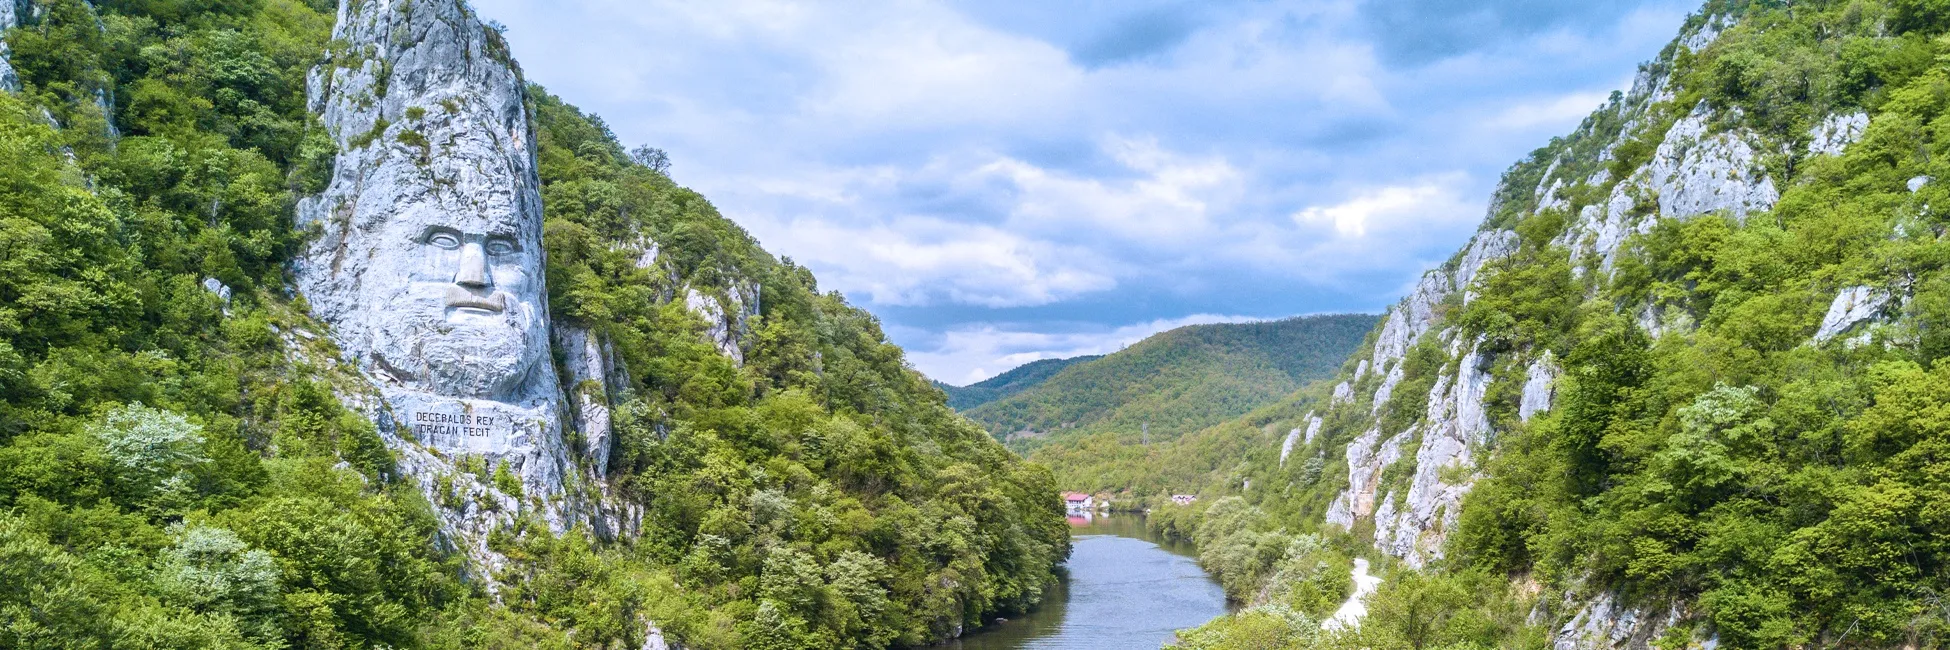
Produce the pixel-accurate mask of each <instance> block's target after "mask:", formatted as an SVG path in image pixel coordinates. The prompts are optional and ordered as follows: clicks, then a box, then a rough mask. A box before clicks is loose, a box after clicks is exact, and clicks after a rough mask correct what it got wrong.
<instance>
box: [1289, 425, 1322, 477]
mask: <svg viewBox="0 0 1950 650" xmlns="http://www.w3.org/2000/svg"><path fill="white" fill-rule="evenodd" d="M1301 419H1303V420H1306V421H1307V428H1306V432H1305V433H1304V434H1303V433H1302V432H1301V430H1300V429H1297V428H1296V429H1294V430H1292V431H1288V432H1286V440H1285V441H1284V442H1281V443H1280V466H1281V467H1286V459H1287V456H1290V455H1292V454H1293V448H1294V447H1295V446H1296V445H1300V444H1303V443H1304V444H1313V442H1314V436H1318V435H1320V425H1321V424H1322V421H1321V419H1320V416H1318V415H1314V414H1313V413H1312V412H1309V413H1307V417H1304V418H1301ZM1303 436H1304V437H1303Z"/></svg>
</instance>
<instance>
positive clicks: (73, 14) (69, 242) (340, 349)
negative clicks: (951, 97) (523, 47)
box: [0, 0, 1068, 648]
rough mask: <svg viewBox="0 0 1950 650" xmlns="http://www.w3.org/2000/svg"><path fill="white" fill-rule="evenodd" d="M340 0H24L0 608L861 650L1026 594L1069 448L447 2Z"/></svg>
mask: <svg viewBox="0 0 1950 650" xmlns="http://www.w3.org/2000/svg"><path fill="white" fill-rule="evenodd" d="M331 11H332V7H331V6H330V3H323V2H316V1H314V2H298V1H296V0H257V1H252V2H227V3H170V2H104V3H101V4H99V5H93V4H90V3H88V2H84V1H83V0H41V1H37V2H31V3H16V2H5V3H0V21H4V22H5V23H7V24H6V25H5V26H6V27H9V28H11V29H9V30H8V31H7V32H6V33H5V35H4V37H5V45H6V46H7V47H6V49H4V50H0V55H4V56H5V57H6V60H7V61H8V67H6V68H4V69H0V73H4V72H6V71H7V70H11V74H12V76H6V75H5V74H0V81H4V82H5V84H6V85H7V87H8V88H9V89H10V90H11V89H17V92H7V93H0V178H4V179H6V182H5V183H0V223H3V224H4V227H0V270H4V272H0V647H8V648H13V647H21V648H38V647H89V648H107V647H117V648H120V647H129V648H277V647H307V648H371V647H397V648H419V647H429V648H478V647H542V648H569V647H588V648H612V647H645V648H663V647H666V644H667V643H668V642H678V643H681V644H683V646H685V647H691V648H746V647H754V648H756V647H779V648H785V647H793V648H801V647H808V648H809V647H848V648H878V647H889V646H895V645H915V644H923V643H927V642H931V641H934V640H938V639H942V638H945V637H949V636H952V635H955V634H958V633H959V632H960V630H962V629H963V628H964V627H966V626H968V625H973V624H979V623H981V622H983V621H985V620H986V619H988V618H990V617H992V616H995V615H997V614H1008V613H1011V612H1014V611H1018V610H1021V609H1023V608H1026V607H1029V606H1031V605H1033V604H1034V603H1036V602H1037V601H1038V600H1039V599H1040V598H1041V596H1042V594H1043V593H1044V591H1045V589H1046V588H1047V587H1048V586H1049V585H1050V584H1051V582H1052V581H1053V580H1054V578H1055V576H1054V568H1055V564H1056V563H1057V562H1060V561H1061V560H1062V559H1063V558H1064V557H1065V556H1066V555H1067V551H1068V537H1067V531H1066V530H1065V526H1064V525H1063V523H1062V518H1061V505H1060V503H1059V502H1058V500H1057V498H1056V493H1055V489H1054V485H1053V482H1052V480H1051V478H1050V476H1049V475H1048V473H1047V471H1045V470H1041V469H1039V468H1036V467H1034V466H1031V465H1027V464H1025V463H1022V462H1020V461H1019V460H1018V459H1016V458H1015V457H1014V456H1013V455H1011V454H1010V453H1009V452H1008V451H1007V450H1005V449H1004V448H1002V446H1001V445H1000V444H998V443H996V442H995V441H994V440H993V439H991V438H990V437H989V436H987V435H986V434H985V433H984V432H983V431H982V430H980V429H979V428H978V427H976V426H974V425H973V424H971V423H969V422H968V421H966V420H964V419H962V418H960V417H958V416H956V415H955V414H954V413H953V412H952V411H951V410H950V409H948V408H947V406H946V405H945V404H943V403H942V401H941V397H940V394H939V393H938V392H937V391H935V390H934V389H933V388H932V387H930V386H929V385H928V383H927V381H926V380H925V379H924V378H922V377H921V376H919V375H918V374H917V373H914V372H913V371H911V370H908V369H907V368H906V367H905V366H904V362H903V359H902V353H901V350H900V349H899V348H897V347H895V346H893V345H891V344H889V343H888V342H887V341H886V340H885V337H884V336H883V335H882V333H881V332H880V329H879V327H878V325H877V323H876V322H875V321H874V319H873V317H872V316H871V315H869V314H866V313H865V312H862V311H860V310H858V309H856V308H853V307H851V306H849V305H847V304H846V303H845V301H844V300H843V299H842V298H840V297H839V296H837V295H835V294H822V293H820V292H819V291H818V289H817V285H816V283H815V281H814V279H813V277H812V275H811V273H810V272H808V271H806V270H805V269H803V268H799V267H795V266H793V265H791V264H790V263H789V262H784V261H780V260H778V259H777V258H774V257H772V256H771V255H769V254H767V253H766V252H765V251H763V250H762V249H761V248H759V246H758V245H757V243H756V242H755V241H753V240H752V239H751V238H750V237H749V236H748V235H747V234H746V233H745V232H744V231H743V230H742V229H740V228H739V227H738V226H737V225H736V224H734V223H732V222H730V221H729V220H727V219H725V218H724V217H722V216H721V215H719V214H718V213H717V212H716V211H715V210H714V209H713V208H712V207H711V205H710V204H709V203H708V202H707V201H705V200H704V198H703V197H701V196H699V195H697V194H696V193H694V192H691V191H689V190H686V189H684V188H682V187H679V186H677V185H676V184H675V183H674V182H672V181H671V180H670V179H669V178H668V177H667V176H665V175H664V174H663V173H662V172H661V171H660V170H659V169H654V168H651V167H648V166H645V165H644V164H641V163H640V162H638V161H634V160H632V159H631V157H630V156H628V155H626V154H625V152H624V151H623V149H622V147H620V146H619V145H618V144H617V142H616V140H615V138H614V136H613V135H612V134H610V133H609V132H608V130H607V129H606V128H604V126H603V125H602V123H601V121H600V120H598V119H596V118H594V117H592V116H587V115H584V114H582V113H580V112H579V111H577V110H575V109H574V108H573V107H571V106H568V105H567V104H564V103H563V102H561V101H560V100H559V99H557V98H554V97H552V96H549V95H548V94H547V93H546V92H544V91H542V90H541V89H539V88H537V87H533V86H530V85H528V84H526V83H525V82H524V81H523V80H522V78H521V73H520V69H519V67H518V66H517V65H516V64H515V63H514V60H513V58H512V57H511V53H510V52H509V51H508V48H507V44H506V43H505V42H504V41H503V40H502V39H501V37H500V34H499V33H498V32H496V31H494V30H492V29H488V28H487V27H485V26H484V25H483V24H482V23H481V22H480V21H479V19H478V18H476V17H475V16H474V15H473V13H472V12H471V11H470V10H469V9H468V8H467V6H466V5H465V4H464V3H462V2H459V1H458V0H414V1H413V2H404V1H401V2H379V1H370V0H368V1H352V0H348V1H347V2H345V3H343V4H342V5H340V6H338V8H337V15H336V16H334V15H332V13H331ZM15 84H17V85H15ZM646 160H647V158H646ZM761 296H762V297H763V300H762V301H761V299H760V298H761Z"/></svg>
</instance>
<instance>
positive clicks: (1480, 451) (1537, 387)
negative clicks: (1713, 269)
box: [1278, 15, 1929, 650]
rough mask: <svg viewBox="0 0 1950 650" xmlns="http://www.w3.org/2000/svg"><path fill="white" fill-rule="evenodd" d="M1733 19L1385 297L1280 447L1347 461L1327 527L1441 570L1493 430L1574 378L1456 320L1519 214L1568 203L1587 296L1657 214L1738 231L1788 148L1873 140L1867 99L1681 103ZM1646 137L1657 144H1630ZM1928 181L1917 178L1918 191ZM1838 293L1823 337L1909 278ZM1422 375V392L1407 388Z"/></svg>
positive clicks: (1605, 629)
mask: <svg viewBox="0 0 1950 650" xmlns="http://www.w3.org/2000/svg"><path fill="white" fill-rule="evenodd" d="M1733 20H1734V19H1733V18H1731V17H1727V16H1712V15H1709V16H1704V17H1695V19H1694V20H1693V21H1692V22H1691V23H1690V25H1691V27H1689V29H1688V30H1687V31H1686V33H1684V34H1682V35H1681V37H1680V38H1679V39H1677V40H1676V41H1675V42H1674V44H1673V45H1672V46H1671V47H1669V48H1668V49H1667V50H1666V52H1665V53H1664V54H1662V55H1661V57H1660V58H1659V59H1658V60H1655V61H1653V62H1652V63H1649V64H1647V65H1645V66H1643V68H1642V69H1641V71H1640V74H1639V75H1638V77H1637V79H1636V81H1635V82H1634V84H1633V87H1632V88H1631V89H1630V90H1629V91H1628V92H1624V93H1617V94H1614V95H1613V97H1612V98H1611V99H1610V101H1608V102H1607V103H1606V104H1605V105H1603V106H1601V107H1600V108H1599V109H1598V111H1597V112H1596V113H1594V114H1593V116H1592V117H1591V118H1589V119H1587V120H1586V121H1585V122H1584V124H1583V125H1582V126H1581V127H1580V128H1579V130H1578V131H1577V132H1576V133H1574V134H1572V135H1571V136H1569V137H1567V138H1562V139H1559V140H1556V141H1554V142H1553V143H1552V145H1551V146H1548V147H1545V148H1543V149H1539V150H1538V151H1537V153H1535V154H1533V156H1532V157H1531V158H1530V159H1527V160H1525V161H1523V162H1522V163H1519V164H1518V165H1517V167H1516V168H1514V169H1513V170H1512V172H1511V173H1510V174H1509V175H1507V176H1506V177H1505V179H1504V181H1503V183H1502V184H1501V185H1500V186H1499V187H1498V188H1497V191H1496V193H1495V199H1494V201H1493V202H1492V205H1491V207H1490V215H1489V218H1488V219H1487V220H1486V223H1485V225H1484V227H1483V229H1482V230H1481V231H1480V232H1478V233H1477V234H1476V235H1475V237H1474V238H1472V239H1471V241H1470V242H1469V244H1468V245H1467V246H1466V247H1465V248H1464V249H1463V250H1462V251H1460V252H1458V253H1457V254H1456V255H1455V256H1454V257H1453V258H1451V259H1450V260H1449V261H1448V262H1447V263H1446V264H1444V265H1443V266H1441V267H1440V268H1436V269H1434V270H1431V271H1429V272H1427V273H1426V274H1425V275H1424V276H1423V277H1422V279H1421V281H1420V282H1419V283H1417V284H1416V285H1415V288H1414V289H1413V290H1412V291H1411V292H1410V293H1409V295H1408V296H1406V297H1404V298H1402V299H1401V300H1400V301H1399V302H1398V303H1396V304H1395V305H1394V307H1393V308H1391V309H1390V310H1389V312H1388V314H1387V315H1386V317H1385V320H1384V321H1383V322H1382V323H1381V325H1380V326H1379V327H1378V328H1377V330H1376V333H1375V334H1374V336H1373V339H1372V347H1371V349H1370V350H1369V351H1368V354H1366V355H1357V358H1356V359H1354V360H1350V361H1349V363H1348V365H1347V367H1346V369H1345V370H1344V371H1343V373H1342V376H1341V377H1340V378H1339V383H1338V384H1337V385H1334V387H1333V388H1332V390H1331V395H1330V394H1329V392H1328V391H1327V390H1326V389H1324V388H1323V389H1321V390H1320V402H1319V403H1320V404H1323V405H1324V407H1322V408H1320V409H1319V411H1318V413H1317V414H1316V413H1309V414H1308V415H1307V416H1306V417H1305V418H1303V419H1302V421H1300V422H1296V423H1295V424H1294V427H1295V428H1294V429H1293V430H1292V432H1291V433H1289V434H1288V435H1287V436H1286V437H1285V438H1284V440H1281V441H1280V442H1279V443H1278V444H1279V446H1280V450H1279V458H1280V463H1281V465H1285V464H1286V462H1285V461H1286V460H1287V458H1288V457H1289V456H1291V455H1301V454H1304V455H1315V454H1334V453H1337V454H1338V455H1339V456H1340V457H1342V458H1344V459H1345V463H1346V467H1347V472H1346V479H1345V483H1344V484H1341V485H1340V486H1338V488H1339V490H1338V495H1337V496H1335V497H1334V498H1333V500H1332V502H1331V504H1330V505H1329V506H1328V508H1327V510H1326V512H1325V515H1324V517H1325V521H1326V522H1327V523H1330V524H1334V525H1337V526H1339V527H1343V528H1347V529H1355V528H1356V527H1357V526H1358V525H1361V524H1364V523H1368V524H1371V525H1372V530H1373V544H1374V546H1375V548H1376V549H1378V550H1379V551H1381V552H1384V553H1387V554H1389V555H1392V556H1395V557H1397V558H1400V560H1401V561H1402V563H1403V564H1405V565H1407V566H1408V567H1414V568H1422V567H1425V566H1428V565H1430V564H1431V563H1433V562H1435V561H1437V560H1439V559H1441V558H1442V557H1443V553H1444V545H1445V542H1446V541H1447V539H1448V537H1449V535H1450V533H1452V532H1453V531H1455V530H1456V528H1457V520H1458V516H1459V514H1460V511H1461V509H1462V507H1463V502H1464V497H1465V496H1466V495H1467V494H1468V493H1469V492H1470V490H1471V488H1472V486H1473V485H1474V484H1475V483H1476V482H1477V481H1478V480H1479V479H1481V478H1482V476H1483V474H1482V469H1481V468H1482V467H1483V463H1484V461H1485V459H1486V455H1488V454H1492V453H1495V445H1496V441H1497V437H1498V434H1499V432H1501V431H1503V430H1507V429H1508V428H1509V427H1513V426H1521V424H1522V423H1524V422H1529V421H1530V420H1532V419H1533V418H1536V417H1538V416H1539V415H1541V414H1545V413H1548V412H1549V411H1550V410H1551V408H1552V403H1553V400H1554V396H1555V389H1556V386H1555V383H1556V380H1557V378H1558V377H1560V376H1561V375H1562V374H1563V370H1562V369H1561V368H1560V365H1559V364H1560V361H1559V358H1558V356H1557V355H1556V354H1554V353H1553V352H1552V351H1550V350H1549V349H1546V348H1545V347H1542V346H1535V347H1532V346H1517V347H1515V348H1510V347H1508V346H1498V345H1492V344H1490V343H1489V342H1487V341H1486V340H1485V338H1484V337H1483V335H1480V334H1473V333H1467V332H1472V331H1479V330H1472V329H1471V328H1469V327H1466V326H1464V325H1463V324H1461V323H1458V322H1457V321H1456V318H1455V317H1456V315H1457V314H1458V313H1461V312H1464V311H1466V310H1467V308H1468V306H1469V305H1471V304H1472V303H1473V302H1474V301H1476V300H1478V299H1479V298H1480V296H1479V289H1480V283H1479V282H1478V280H1479V279H1480V278H1481V277H1483V276H1484V275H1485V269H1486V268H1489V267H1491V266H1493V265H1496V264H1498V263H1499V262H1500V261H1501V260H1504V259H1505V258H1508V257H1510V256H1512V255H1514V254H1515V253H1516V252H1517V251H1518V250H1519V247H1521V246H1526V245H1530V244H1525V243H1522V239H1521V237H1520V236H1519V234H1518V233H1517V232H1515V231H1514V230H1513V228H1515V225H1514V224H1518V223H1523V222H1525V220H1528V219H1532V218H1533V217H1537V216H1539V215H1553V214H1555V215H1561V216H1562V218H1563V222H1562V223H1563V227H1562V229H1561V230H1560V231H1559V234H1557V235H1556V236H1554V237H1553V238H1551V239H1550V240H1548V241H1547V242H1543V243H1542V244H1543V247H1542V248H1541V249H1540V250H1542V251H1544V252H1542V253H1539V254H1562V255H1564V256H1565V257H1567V258H1568V259H1569V260H1570V262H1571V265H1572V266H1571V268H1572V272H1573V273H1574V274H1575V275H1576V276H1577V277H1578V278H1579V280H1580V281H1581V282H1582V283H1583V286H1584V287H1585V291H1586V292H1587V293H1588V295H1587V296H1586V297H1587V298H1589V297H1591V296H1593V295H1596V292H1597V291H1598V290H1599V289H1598V288H1601V287H1603V286H1605V285H1606V284H1607V283H1608V282H1610V280H1611V279H1612V278H1613V276H1614V275H1615V274H1617V273H1619V272H1620V268H1621V266H1622V265H1623V264H1624V260H1625V259H1626V258H1628V257H1631V256H1634V255H1637V254H1638V253H1637V252H1636V251H1635V250H1634V249H1632V248H1630V246H1631V244H1632V242H1634V241H1637V240H1636V239H1635V237H1642V236H1645V235H1647V234H1648V233H1650V232H1652V231H1653V230H1654V228H1655V226H1657V225H1658V224H1660V223H1662V222H1675V221H1686V220H1691V219H1698V218H1724V219H1727V220H1729V222H1730V223H1733V224H1736V226H1735V227H1738V226H1737V224H1743V223H1745V222H1746V220H1748V219H1749V218H1751V217H1752V216H1753V215H1757V214H1765V213H1767V212H1768V211H1769V210H1771V209H1772V208H1774V206H1775V204H1776V203H1777V202H1778V201H1780V200H1781V195H1782V193H1781V190H1780V188H1779V187H1778V185H1779V184H1780V183H1782V182H1784V181H1785V179H1787V178H1789V175H1788V170H1786V169H1784V168H1783V167H1782V165H1783V163H1784V162H1785V161H1789V160H1799V159H1803V158H1808V157H1816V156H1837V155H1841V154H1842V153H1844V152H1845V151H1847V150H1848V147H1849V146H1850V145H1851V144H1852V143H1854V142H1855V141H1856V140H1857V139H1859V138H1861V137H1862V135H1863V133H1864V132H1865V130H1866V129H1867V126H1868V122H1869V120H1868V118H1867V116H1866V115H1865V114H1863V113H1861V112H1857V111H1839V112H1836V113H1834V114H1831V115H1828V116H1826V117H1825V118H1820V119H1819V122H1818V125H1817V126H1816V128H1815V129H1814V130H1812V131H1810V132H1808V133H1806V134H1799V135H1798V137H1794V136H1791V137H1787V138H1782V137H1780V136H1778V135H1773V136H1769V135H1763V134H1761V133H1760V132H1758V131H1757V130H1756V129H1755V128H1753V127H1752V126H1749V125H1750V124H1752V123H1753V121H1752V120H1749V119H1747V116H1746V115H1745V114H1744V113H1743V109H1742V108H1741V107H1740V106H1739V105H1730V104H1720V105H1715V104H1713V103H1710V102H1707V101H1704V100H1698V101H1695V102H1694V103H1692V104H1690V105H1683V106H1682V105H1679V103H1678V102H1679V101H1680V100H1678V99H1677V97H1676V96H1675V93H1674V90H1673V88H1672V80H1671V79H1670V75H1671V71H1672V70H1673V67H1674V63H1673V62H1674V60H1675V58H1676V57H1682V56H1691V55H1692V54H1694V53H1697V52H1699V51H1701V50H1703V49H1705V48H1708V47H1711V46H1712V45H1713V43H1714V42H1715V39H1716V38H1717V37H1718V36H1719V35H1720V34H1721V32H1722V30H1724V29H1726V28H1729V27H1730V26H1731V25H1732V21H1733ZM1634 148H1637V150H1639V151H1649V155H1646V154H1633V153H1627V152H1628V151H1629V150H1631V149H1634ZM1784 151H1786V152H1790V153H1792V154H1793V155H1791V156H1790V155H1783V154H1782V153H1780V152H1784ZM1621 156H1635V157H1632V158H1625V159H1623V160H1621ZM1614 175H1616V176H1614ZM1928 182H1929V179H1928V178H1927V177H1919V178H1918V179H1917V180H1916V181H1914V182H1913V183H1912V186H1911V188H1910V189H1911V191H1912V192H1914V191H1916V189H1917V187H1918V186H1920V185H1922V184H1927V183H1928ZM1551 251H1555V252H1554V253H1553V252H1551ZM1832 290H1833V291H1835V292H1837V293H1836V294H1835V298H1834V302H1833V305H1832V306H1831V307H1830V308H1829V309H1828V312H1827V315H1826V317H1825V318H1824V319H1823V320H1822V324H1821V327H1820V329H1819V331H1818V332H1817V333H1816V334H1815V335H1814V337H1813V339H1812V341H1810V343H1811V344H1815V345H1820V344H1825V343H1828V342H1831V341H1836V340H1844V339H1845V340H1847V344H1849V345H1860V344H1863V343H1866V342H1868V341H1870V340H1871V332H1872V331H1877V332H1879V331H1880V330H1878V329H1877V328H1880V327H1882V326H1883V325H1882V324H1883V323H1887V322H1888V321H1889V320H1890V319H1891V318H1892V317H1893V316H1895V315H1897V314H1898V313H1899V312H1900V306H1901V305H1902V304H1903V303H1904V301H1905V300H1906V298H1905V297H1904V291H1905V290H1906V285H1903V284H1901V283H1900V282H1898V283H1895V285H1894V286H1870V285H1855V286H1840V287H1834V288H1833V289H1832ZM1618 308H1619V309H1620V310H1622V311H1623V312H1625V313H1627V314H1629V315H1631V316H1632V317H1634V318H1635V319H1636V321H1637V323H1638V325H1639V327H1640V328H1641V329H1642V330H1643V331H1644V332H1646V333H1647V334H1648V335H1649V336H1651V337H1652V338H1655V339H1656V338H1657V337H1659V336H1662V335H1667V334H1677V335H1686V334H1688V333H1690V332H1691V331H1692V330H1693V328H1695V327H1696V325H1695V321H1696V319H1698V318H1703V317H1704V315H1703V314H1698V313H1695V312H1693V311H1690V310H1689V309H1687V308H1685V307H1683V306H1681V305H1678V304H1675V303H1668V302H1666V301H1665V300H1664V299H1662V298H1660V297H1659V296H1656V295H1653V296H1647V297H1645V298H1643V299H1642V300H1640V301H1638V302H1636V303H1631V304H1623V305H1619V306H1618ZM1851 336H1852V338H1851ZM1417 350H1421V352H1416V351H1417ZM1418 355H1420V356H1418ZM1330 383H1331V382H1330ZM1410 385H1413V387H1414V389H1415V392H1414V394H1412V395H1402V394H1398V393H1400V392H1401V391H1402V390H1404V389H1406V388H1407V387H1409V386H1410ZM1499 385H1500V386H1507V388H1504V389H1501V390H1503V391H1504V392H1503V393H1502V394H1504V395H1507V396H1508V397H1506V398H1503V399H1507V400H1508V407H1507V408H1509V412H1508V413H1507V415H1504V416H1493V411H1494V410H1495V409H1496V408H1498V407H1496V406H1494V405H1493V404H1491V403H1490V402H1492V401H1494V399H1496V398H1494V397H1493V395H1492V393H1493V392H1494V391H1495V390H1497V389H1494V388H1493V386H1499ZM1322 418H1324V419H1325V421H1327V422H1329V423H1340V424H1338V425H1331V424H1330V429H1332V428H1335V427H1336V426H1338V427H1339V428H1340V430H1339V431H1330V432H1329V434H1330V435H1317V434H1318V433H1320V425H1319V423H1320V422H1321V421H1322ZM1302 430H1305V431H1306V434H1305V436H1304V437H1303V436H1302V434H1301V432H1302ZM1316 438H1319V439H1320V440H1322V442H1321V443H1320V444H1318V445H1316V444H1315V440H1316ZM1332 440H1344V441H1345V446H1344V447H1343V448H1341V449H1340V450H1339V451H1338V452H1335V451H1334V450H1332V449H1331V448H1330V447H1327V446H1326V445H1331V444H1334V443H1333V442H1331V441H1332ZM1532 618H1533V623H1549V622H1552V621H1556V622H1557V623H1561V629H1560V630H1559V631H1558V632H1557V633H1556V636H1555V641H1554V646H1555V647H1557V648H1561V649H1565V650H1570V649H1574V648H1611V647H1627V646H1629V647H1644V646H1645V644H1646V643H1647V642H1648V641H1649V640H1650V639H1651V638H1653V637H1656V636H1658V635H1659V634H1662V633H1664V630H1665V629H1667V628H1669V627H1671V626H1673V625H1675V624H1676V623H1678V622H1680V621H1682V620H1684V619H1685V618H1686V613H1685V612H1684V611H1683V610H1682V608H1680V607H1679V606H1678V605H1674V606H1673V607H1672V608H1671V610H1670V611H1667V610H1660V611H1656V612H1654V611H1639V610H1637V609H1634V608H1632V607H1630V606H1626V605H1623V604H1620V601H1619V599H1617V598H1615V597H1614V596H1613V595H1612V594H1610V593H1609V592H1605V591H1603V590H1594V591H1592V592H1590V593H1573V594H1567V595H1566V599H1565V600H1564V601H1563V602H1552V603H1544V604H1540V606H1539V610H1538V611H1537V612H1535V613H1533V617H1532Z"/></svg>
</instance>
